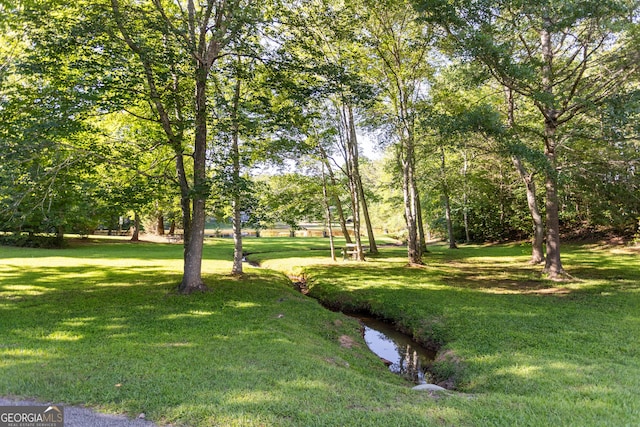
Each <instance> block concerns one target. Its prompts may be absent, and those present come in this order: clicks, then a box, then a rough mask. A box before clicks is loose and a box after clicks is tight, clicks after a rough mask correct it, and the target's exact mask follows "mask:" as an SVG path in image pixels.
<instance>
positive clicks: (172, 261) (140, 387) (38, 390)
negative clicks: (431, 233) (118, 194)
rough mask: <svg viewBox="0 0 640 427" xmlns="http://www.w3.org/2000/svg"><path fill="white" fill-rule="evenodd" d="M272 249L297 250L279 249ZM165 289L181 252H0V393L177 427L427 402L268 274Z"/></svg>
mask: <svg viewBox="0 0 640 427" xmlns="http://www.w3.org/2000/svg"><path fill="white" fill-rule="evenodd" d="M280 243H282V246H281V249H282V248H285V249H287V248H288V249H296V247H295V245H296V244H299V243H292V244H291V245H287V244H286V243H284V242H280ZM230 253H231V251H230V246H229V243H228V242H227V241H225V242H218V243H217V244H216V245H208V246H207V248H206V255H205V257H206V259H207V260H206V261H205V265H204V271H206V282H207V284H208V285H209V287H210V288H211V291H212V292H209V293H206V294H199V295H191V296H188V297H185V296H180V295H176V294H174V293H173V292H172V288H173V287H174V286H175V285H176V284H177V283H178V281H179V278H180V267H181V262H180V261H181V256H182V252H181V248H180V247H179V246H177V245H157V244H156V245H154V244H136V245H134V244H129V243H111V244H103V245H99V246H83V247H75V248H72V249H66V250H60V251H58V250H55V251H54V250H32V249H15V248H0V395H13V396H19V397H34V398H39V399H43V400H49V401H57V402H60V401H62V402H65V403H67V404H78V403H86V404H88V405H91V406H97V407H99V408H101V409H103V410H107V411H114V412H126V413H128V414H130V415H132V416H135V415H137V414H138V413H140V412H144V413H145V414H146V416H147V418H150V419H153V420H156V421H160V422H171V423H176V424H178V425H190V426H198V425H199V426H211V425H319V426H321V425H336V426H340V425H385V424H390V423H394V424H396V425H407V426H411V425H420V424H425V423H428V422H429V420H431V419H433V417H435V416H437V414H438V413H439V408H438V407H437V406H436V405H435V404H434V403H433V402H431V401H430V400H429V398H428V397H427V396H423V395H415V394H413V393H412V392H411V391H410V390H408V388H407V387H406V385H405V384H404V383H403V381H402V380H400V379H399V378H396V377H395V376H393V375H392V374H388V373H387V372H386V370H385V369H384V367H383V366H382V365H381V364H380V363H379V362H378V361H377V360H376V358H375V356H373V355H372V354H370V352H368V350H366V348H365V347H364V346H363V345H361V344H357V345H356V346H355V347H353V348H350V349H349V348H344V347H341V346H340V337H341V336H343V335H347V336H350V337H352V340H354V341H358V340H359V329H358V325H357V323H356V322H354V321H349V320H348V319H345V318H344V317H343V316H341V315H339V314H336V313H331V312H329V311H327V310H325V309H323V308H322V307H320V305H319V304H318V303H317V302H316V301H314V300H312V299H310V298H306V297H303V296H302V295H300V294H298V293H297V292H295V291H294V290H293V289H292V288H291V286H290V284H289V282H288V281H287V279H286V278H284V277H283V276H282V275H281V274H276V273H272V272H269V271H266V270H258V269H250V270H249V275H248V277H247V278H246V280H242V281H238V280H236V279H234V278H232V277H229V276H227V275H226V272H228V271H230V267H231V264H230V263H229V262H228V261H226V260H225V258H228V257H229V254H230Z"/></svg>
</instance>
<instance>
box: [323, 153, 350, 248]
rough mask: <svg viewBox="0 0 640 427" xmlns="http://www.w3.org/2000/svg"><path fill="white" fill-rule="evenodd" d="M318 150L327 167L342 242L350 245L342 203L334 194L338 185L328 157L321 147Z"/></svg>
mask: <svg viewBox="0 0 640 427" xmlns="http://www.w3.org/2000/svg"><path fill="white" fill-rule="evenodd" d="M319 148H320V155H321V157H322V160H323V163H324V165H325V166H326V167H327V174H328V175H329V180H330V181H331V188H332V191H331V195H332V197H333V201H334V203H335V206H336V212H337V213H338V221H339V222H340V228H341V229H342V235H343V236H344V240H345V241H346V242H347V243H352V242H353V241H352V240H351V235H350V233H349V229H348V228H347V220H346V218H345V216H344V209H343V208H342V202H341V201H340V197H339V196H338V194H336V191H335V189H336V188H338V183H337V180H336V177H335V175H334V174H333V170H332V169H331V164H330V163H329V157H328V156H327V153H326V152H325V151H324V149H323V148H322V147H319Z"/></svg>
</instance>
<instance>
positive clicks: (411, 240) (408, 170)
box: [399, 138, 422, 265]
mask: <svg viewBox="0 0 640 427" xmlns="http://www.w3.org/2000/svg"><path fill="white" fill-rule="evenodd" d="M399 149H400V153H399V162H400V166H401V168H402V195H403V200H404V217H405V221H406V223H407V258H408V261H409V264H410V265H413V264H422V252H421V250H420V242H419V240H418V226H417V224H418V218H417V209H416V206H417V200H416V198H417V191H416V185H415V178H414V176H415V170H414V167H415V165H414V153H413V151H414V149H413V142H412V141H410V140H409V138H406V139H405V140H403V141H402V142H401V145H400V148H399Z"/></svg>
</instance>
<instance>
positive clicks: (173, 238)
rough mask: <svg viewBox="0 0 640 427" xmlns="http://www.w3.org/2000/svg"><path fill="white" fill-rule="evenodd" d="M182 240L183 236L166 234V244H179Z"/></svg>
mask: <svg viewBox="0 0 640 427" xmlns="http://www.w3.org/2000/svg"><path fill="white" fill-rule="evenodd" d="M183 240H184V236H183V235H182V234H167V242H169V243H179V242H182V241H183Z"/></svg>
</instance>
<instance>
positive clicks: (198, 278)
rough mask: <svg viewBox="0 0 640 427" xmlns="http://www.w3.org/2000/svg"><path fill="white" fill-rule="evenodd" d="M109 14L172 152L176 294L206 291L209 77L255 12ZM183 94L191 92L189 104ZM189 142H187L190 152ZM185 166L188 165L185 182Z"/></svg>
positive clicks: (222, 6)
mask: <svg viewBox="0 0 640 427" xmlns="http://www.w3.org/2000/svg"><path fill="white" fill-rule="evenodd" d="M111 12H112V16H113V20H114V22H115V24H116V28H117V31H118V33H119V36H120V37H121V38H122V39H123V40H124V42H125V44H126V46H127V47H128V48H129V50H130V51H131V52H132V54H133V56H134V58H135V60H136V65H137V66H138V67H139V69H140V72H141V73H142V75H144V79H145V86H146V87H145V93H146V97H147V99H148V102H149V103H150V105H151V107H152V109H153V112H154V114H155V117H156V118H157V120H158V122H159V123H160V125H161V126H162V129H163V131H164V132H165V134H166V138H167V143H168V145H169V146H171V147H172V148H173V149H174V151H175V158H176V175H177V177H178V182H179V183H180V190H181V197H182V203H181V204H182V209H183V227H184V270H183V278H182V282H181V284H180V291H181V292H183V293H190V292H193V291H195V290H199V289H203V288H204V287H205V286H204V284H203V282H202V250H203V242H204V227H205V219H206V218H205V216H206V209H205V204H206V199H207V196H208V194H209V186H210V183H209V180H208V179H207V159H206V153H207V144H208V137H209V133H208V120H209V119H210V117H211V106H210V102H209V97H210V87H211V82H210V77H211V71H212V68H213V66H214V64H215V63H216V61H218V60H219V58H220V57H222V56H223V55H225V54H226V51H225V49H226V48H227V47H228V46H229V44H230V43H231V42H233V41H235V40H236V39H237V38H238V37H240V34H241V32H242V30H243V28H244V27H245V26H246V25H248V23H249V22H250V21H251V20H252V19H253V18H254V15H255V8H254V6H253V4H252V3H251V2H244V1H241V0H233V1H224V0H207V1H204V2H195V1H194V0H186V1H174V2H165V1H162V0H149V1H144V2H133V1H128V0H111ZM185 87H186V88H191V89H192V90H193V92H192V95H191V96H189V95H188V92H187V93H185V91H184V88H185ZM191 105H193V106H194V109H193V115H192V116H190V112H189V111H188V109H189V107H190V106H191ZM190 123H192V126H193V131H192V132H190V131H189V129H188V127H189V126H190ZM189 135H193V140H192V143H191V144H189V143H188V142H187V139H188V137H189ZM185 159H188V160H189V162H190V166H191V172H190V174H191V177H190V178H189V176H188V174H189V168H187V166H186V165H185Z"/></svg>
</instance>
